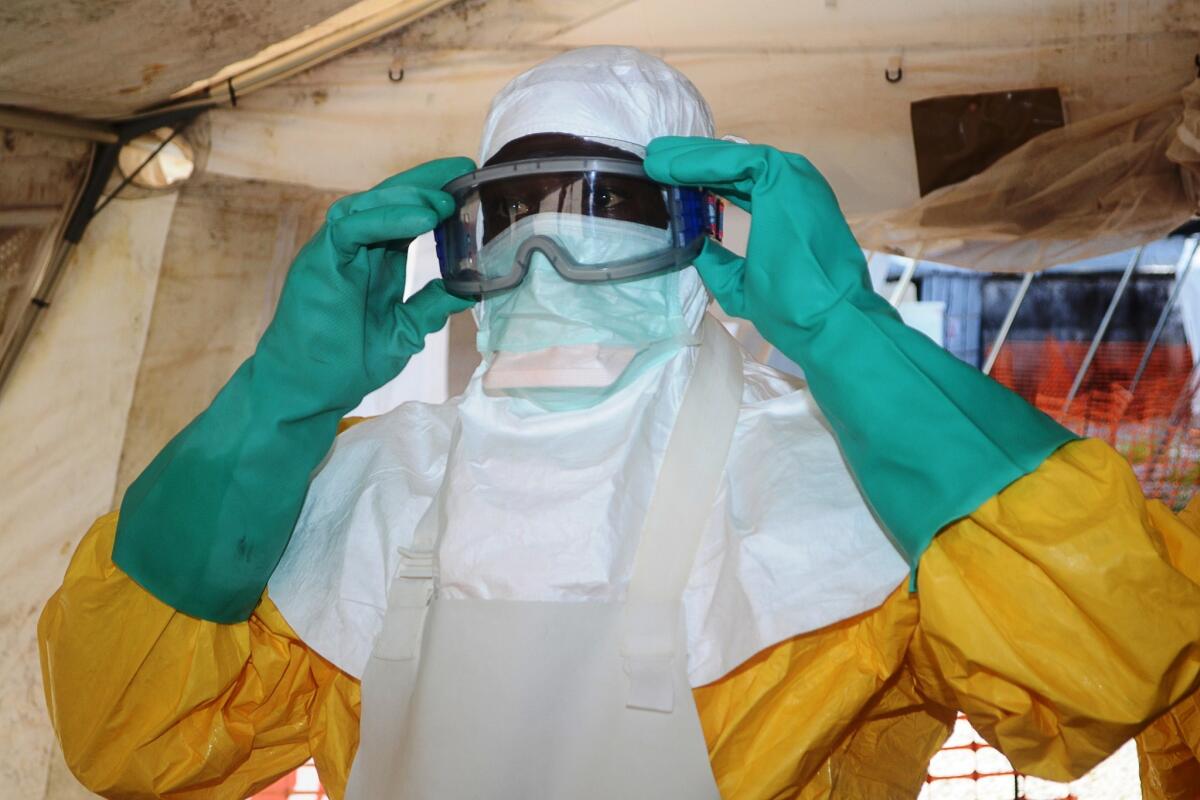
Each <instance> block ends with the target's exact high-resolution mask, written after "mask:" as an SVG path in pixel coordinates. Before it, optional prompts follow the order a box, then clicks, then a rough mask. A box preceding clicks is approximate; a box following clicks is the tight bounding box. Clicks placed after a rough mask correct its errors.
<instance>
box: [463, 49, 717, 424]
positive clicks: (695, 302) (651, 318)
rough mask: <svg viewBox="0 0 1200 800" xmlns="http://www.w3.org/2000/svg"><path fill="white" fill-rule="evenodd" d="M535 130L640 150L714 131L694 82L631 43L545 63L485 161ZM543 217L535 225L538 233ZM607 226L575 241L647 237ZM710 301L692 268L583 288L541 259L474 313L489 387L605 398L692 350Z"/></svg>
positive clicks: (500, 117)
mask: <svg viewBox="0 0 1200 800" xmlns="http://www.w3.org/2000/svg"><path fill="white" fill-rule="evenodd" d="M537 133H565V134H572V135H575V136H584V137H596V138H602V139H609V140H617V141H621V142H629V143H632V144H635V145H639V146H642V147H644V146H645V145H647V144H649V142H650V141H651V140H652V139H655V138H657V137H659V136H672V135H674V136H711V135H712V134H713V120H712V112H711V111H710V110H709V108H708V104H707V103H706V102H705V101H704V98H703V97H701V96H700V93H699V92H698V91H697V90H696V87H695V86H693V85H692V83H691V81H689V80H688V79H687V78H686V77H684V76H683V75H682V74H681V73H680V72H678V71H677V70H675V69H674V68H672V67H670V66H668V65H667V64H666V63H664V62H663V61H661V60H660V59H658V58H655V57H653V56H651V55H648V54H646V53H643V52H641V51H640V50H636V49H634V48H630V47H586V48H582V49H579V50H572V51H570V52H567V53H563V54H562V55H559V56H556V57H554V58H551V59H549V60H548V61H544V62H542V63H541V64H538V65H537V66H535V67H533V68H532V69H530V70H528V71H527V72H524V73H522V74H521V75H518V76H517V77H516V78H514V79H513V80H512V81H511V82H510V83H509V84H508V85H507V86H505V87H504V88H503V89H502V90H501V91H500V93H499V94H497V95H496V97H495V99H494V100H493V101H492V105H491V108H490V110H489V111H488V115H487V119H486V121H485V123H484V129H483V139H482V142H481V144H480V163H483V162H486V161H487V159H489V158H491V157H492V156H493V155H495V154H496V153H497V152H498V151H499V150H500V148H502V147H504V146H505V145H506V144H508V143H509V142H511V141H513V140H515V139H519V138H521V137H523V136H529V135H532V134H537ZM538 216H541V215H534V216H533V217H530V218H529V224H530V225H534V226H536V225H537V224H538V221H537V217H538ZM559 224H560V225H561V223H559ZM610 227H611V230H610V231H606V232H602V233H600V234H597V232H596V231H595V229H594V227H593V229H592V230H591V231H590V233H589V238H588V240H587V241H579V242H575V243H573V246H574V247H575V248H577V249H579V250H581V251H587V252H592V251H594V252H596V253H603V254H604V255H605V256H607V257H619V256H620V254H621V252H622V248H624V247H627V246H629V245H630V244H632V243H634V242H635V241H637V240H638V239H639V238H641V237H645V236H646V235H648V230H647V229H646V227H645V226H642V225H638V224H636V223H631V222H617V221H614V222H612V223H611V225H610ZM501 257H502V254H501ZM538 258H541V256H538ZM707 304H708V295H707V292H706V290H705V288H704V285H703V283H702V282H701V280H700V276H699V275H698V274H697V273H696V271H695V270H694V269H692V268H690V267H688V268H685V269H683V270H679V271H676V272H670V273H665V274H660V275H655V276H651V277H648V278H643V279H640V280H636V281H629V282H626V283H621V284H609V285H601V286H591V285H589V286H583V285H579V284H575V283H571V282H569V281H566V280H564V279H563V278H562V277H561V276H559V275H558V274H557V273H556V272H555V271H554V270H553V268H551V267H550V266H549V265H548V264H539V263H537V262H536V261H535V263H534V264H533V266H532V268H531V270H530V274H529V275H528V276H527V278H526V279H525V281H524V282H523V283H522V284H521V285H520V286H518V287H517V288H516V289H514V290H512V291H510V292H507V293H504V294H500V295H496V296H494V297H489V298H487V299H485V300H484V301H483V302H481V303H479V304H478V305H477V306H476V308H475V321H476V323H477V324H478V326H479V337H478V349H479V351H480V353H481V355H482V356H483V359H484V374H483V376H482V383H483V387H484V388H485V389H487V390H489V391H491V390H501V391H509V392H511V391H521V390H530V391H533V392H535V393H537V392H538V391H539V390H544V389H550V390H553V391H559V390H566V391H567V393H568V395H569V396H571V397H572V400H573V401H574V404H575V405H578V404H583V405H587V404H589V403H590V402H595V401H598V400H599V399H601V398H602V397H603V396H605V395H606V394H607V393H610V392H612V391H615V390H617V389H619V388H620V387H622V386H624V385H626V384H628V383H629V382H630V381H632V380H633V379H634V378H636V377H637V375H639V374H641V373H642V372H643V371H645V370H648V369H652V368H656V367H660V366H661V365H662V364H663V363H665V362H666V361H667V360H668V359H669V358H670V356H671V354H672V353H674V352H677V351H678V350H679V349H680V348H681V347H684V346H686V345H690V344H695V343H696V342H697V341H698V338H697V333H698V331H699V327H700V321H701V319H702V317H703V315H704V309H705V307H706V306H707ZM572 390H578V391H574V393H573V395H572V394H571V393H572Z"/></svg>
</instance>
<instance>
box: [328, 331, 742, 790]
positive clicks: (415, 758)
mask: <svg viewBox="0 0 1200 800" xmlns="http://www.w3.org/2000/svg"><path fill="white" fill-rule="evenodd" d="M741 392H742V358H741V356H740V354H739V353H738V351H737V345H736V344H735V343H734V342H733V340H732V339H731V338H730V337H729V335H728V334H727V333H726V332H725V331H724V329H723V328H722V327H721V326H720V324H719V323H718V322H716V321H715V320H713V319H711V318H706V319H705V322H704V342H703V344H702V346H701V347H700V352H699V355H698V357H697V362H696V366H695V368H694V370H693V373H692V376H691V378H690V379H689V381H688V387H687V390H686V392H685V394H684V397H683V400H682V402H681V404H680V408H679V413H678V415H677V417H676V422H675V426H674V428H673V430H672V432H671V436H670V439H669V441H668V444H667V449H666V452H665V454H664V457H663V462H662V467H661V469H660V473H659V479H658V483H657V485H656V487H655V492H654V496H653V500H652V501H651V504H650V507H649V509H648V511H647V515H646V522H645V526H644V528H643V532H642V539H641V542H640V543H639V546H638V551H637V555H636V557H635V560H634V568H633V576H632V579H631V581H630V584H629V588H628V592H627V596H626V599H625V601H624V602H617V603H605V602H576V603H554V602H523V601H508V600H478V599H450V598H441V597H437V596H436V593H435V571H436V569H435V564H434V553H435V552H436V542H437V536H438V533H439V530H440V528H441V524H440V520H441V519H442V515H443V513H444V512H443V510H442V509H441V508H440V501H435V503H434V504H433V507H432V508H431V510H430V512H429V513H428V514H426V516H425V518H424V519H423V520H422V521H421V523H420V525H419V526H418V530H417V532H416V536H415V541H414V547H413V548H412V549H411V550H408V551H405V552H403V553H402V555H403V556H404V566H403V567H402V568H401V570H400V571H399V573H398V575H397V577H396V578H395V580H394V581H393V583H392V587H391V590H390V592H389V596H388V612H387V615H386V617H385V618H384V623H383V630H382V632H381V633H380V636H379V639H378V640H377V642H376V645H375V649H374V651H373V652H372V654H371V659H370V661H369V662H368V664H367V668H366V670H365V672H364V674H363V681H362V720H361V736H360V744H359V748H358V754H357V756H356V758H355V761H354V766H353V769H352V770H351V774H350V781H349V785H348V787H347V797H348V798H349V800H393V799H395V800H556V799H557V798H570V800H612V798H624V799H625V800H639V799H640V798H646V800H649V799H650V798H655V800H671V799H673V798H679V799H680V800H704V798H718V797H719V796H720V795H719V793H718V791H717V787H716V783H715V781H714V779H713V775H712V770H711V768H710V765H709V761H708V753H707V749H706V747H705V743H704V737H703V733H702V731H701V729H700V721H699V718H698V716H697V713H696V706H695V703H694V701H693V699H692V693H691V688H690V685H689V683H688V679H687V652H686V641H687V638H686V635H685V631H684V627H683V615H682V594H683V589H684V587H685V585H686V583H687V579H688V574H689V572H690V570H691V566H692V563H693V561H694V559H695V554H696V547H697V544H698V542H699V539H700V535H701V533H702V532H703V526H704V524H705V521H706V520H707V518H708V515H709V512H710V510H711V508H712V504H713V500H714V498H715V497H716V493H717V490H718V487H719V484H720V478H721V474H722V472H723V470H724V466H725V462H726V455H727V452H728V449H729V443H730V440H731V439H732V435H733V428H734V425H735V424H736V422H737V415H738V408H739V406H740V401H741ZM451 452H453V449H452V450H451ZM418 664H419V666H420V669H418Z"/></svg>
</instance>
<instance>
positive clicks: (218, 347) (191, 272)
mask: <svg viewBox="0 0 1200 800" xmlns="http://www.w3.org/2000/svg"><path fill="white" fill-rule="evenodd" d="M333 198H334V196H333V195H330V194H329V193H327V192H322V191H320V190H316V189H312V188H310V187H304V186H290V185H285V184H273V183H262V182H254V181H241V180H233V179H230V178H222V177H220V176H213V175H205V176H203V177H201V178H199V179H197V180H195V181H192V182H189V183H188V184H186V185H185V186H184V187H183V188H182V189H181V190H180V192H179V202H178V204H177V205H176V207H175V213H174V215H173V216H172V218H171V223H170V229H169V232H168V234H167V238H166V246H165V249H164V252H163V259H162V270H161V274H160V276H159V281H158V286H157V291H156V293H155V296H154V305H153V312H152V316H151V319H150V325H149V329H148V331H147V336H146V346H145V350H144V353H143V356H142V359H141V364H140V367H139V369H138V372H137V382H136V387H135V388H134V392H133V401H132V405H131V407H130V410H129V422H128V425H127V427H126V432H125V439H124V446H123V448H122V452H121V462H120V470H119V473H118V479H117V482H116V485H115V493H114V494H113V495H112V496H111V497H110V504H111V506H112V507H115V506H116V505H117V504H118V503H119V502H120V499H121V496H122V495H123V494H124V492H125V488H126V487H127V486H128V485H129V483H130V482H131V481H132V480H133V479H134V478H136V477H137V475H138V473H140V472H141V471H142V469H144V468H145V466H146V465H147V464H148V463H149V462H150V460H151V459H152V458H153V457H154V455H155V454H156V453H157V452H158V451H159V450H160V449H162V447H163V446H164V445H165V444H166V443H167V441H168V440H169V439H170V438H171V437H172V436H174V435H175V434H176V433H177V432H178V431H179V430H181V429H182V428H183V427H184V426H185V425H186V424H187V423H188V422H190V421H191V420H192V418H193V417H195V416H196V415H197V414H198V413H200V412H201V411H202V410H204V408H205V407H207V406H208V404H209V402H210V401H211V400H212V398H213V396H214V395H215V394H216V393H217V390H218V389H220V388H221V386H222V385H224V383H225V382H226V381H227V380H229V376H230V375H232V374H233V372H234V370H235V369H237V367H238V365H239V364H241V362H242V361H244V360H245V359H246V358H247V357H248V356H249V355H250V354H251V353H252V352H253V351H254V346H255V344H256V343H257V342H258V337H259V336H260V335H261V333H262V331H263V329H264V328H266V325H267V323H268V322H269V321H270V319H271V315H272V313H273V311H274V307H275V301H276V299H277V298H278V296H279V292H280V290H281V288H282V286H283V279H284V276H285V275H286V273H287V269H288V266H289V265H290V264H291V260H292V258H293V256H295V254H296V251H298V250H299V249H300V246H301V245H302V244H303V243H304V242H305V240H306V239H307V238H308V237H309V236H310V235H311V234H312V232H313V231H315V230H316V229H317V227H319V226H320V224H321V222H322V221H323V220H324V215H325V209H326V207H327V206H328V205H329V203H330V202H331V201H332V200H333Z"/></svg>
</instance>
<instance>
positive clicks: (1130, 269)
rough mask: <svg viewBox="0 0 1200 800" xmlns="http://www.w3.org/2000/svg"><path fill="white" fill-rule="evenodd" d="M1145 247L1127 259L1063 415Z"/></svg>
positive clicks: (1068, 397)
mask: <svg viewBox="0 0 1200 800" xmlns="http://www.w3.org/2000/svg"><path fill="white" fill-rule="evenodd" d="M1145 249H1146V245H1141V246H1140V247H1138V249H1137V250H1135V251H1134V253H1133V257H1132V258H1130V259H1129V264H1128V265H1127V266H1126V267H1125V272H1124V274H1122V275H1121V282H1120V283H1118V284H1117V290H1116V291H1115V292H1113V296H1112V300H1111V301H1109V304H1108V310H1107V311H1105V312H1104V319H1102V320H1100V327H1099V328H1097V329H1096V335H1095V336H1093V337H1092V344H1091V346H1090V347H1088V351H1087V355H1085V356H1084V357H1083V363H1082V364H1080V365H1079V372H1077V373H1075V382H1074V383H1072V384H1071V391H1070V392H1069V393H1068V394H1067V402H1065V403H1063V408H1062V413H1063V414H1064V415H1065V414H1066V413H1067V411H1069V410H1070V408H1071V403H1072V402H1074V400H1075V395H1077V394H1079V387H1081V386H1082V385H1083V379H1084V378H1085V377H1087V372H1088V369H1089V368H1090V367H1091V366H1092V359H1094V358H1095V357H1096V351H1097V350H1099V349H1100V343H1101V342H1102V341H1104V334H1106V333H1108V326H1109V324H1110V323H1111V322H1112V318H1113V314H1115V313H1116V311H1117V304H1118V303H1120V302H1121V298H1122V297H1124V295H1125V289H1126V288H1127V287H1128V286H1129V279H1130V278H1132V277H1133V272H1134V270H1136V269H1137V265H1138V263H1139V262H1140V261H1141V260H1142V251H1143V250H1145Z"/></svg>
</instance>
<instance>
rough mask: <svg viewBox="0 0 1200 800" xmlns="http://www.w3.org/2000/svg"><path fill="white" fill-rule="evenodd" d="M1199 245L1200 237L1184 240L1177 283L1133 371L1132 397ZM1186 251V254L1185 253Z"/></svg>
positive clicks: (1177, 265)
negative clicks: (1135, 370)
mask: <svg viewBox="0 0 1200 800" xmlns="http://www.w3.org/2000/svg"><path fill="white" fill-rule="evenodd" d="M1197 245H1200V237H1197V236H1189V237H1188V240H1187V241H1186V242H1184V245H1183V250H1182V251H1181V252H1180V253H1179V261H1178V262H1177V263H1176V264H1175V285H1174V286H1172V287H1171V294H1170V296H1168V297H1167V303H1166V305H1164V306H1163V310H1162V313H1161V314H1159V315H1158V322H1156V323H1155V324H1154V332H1153V333H1151V334H1150V341H1149V342H1147V343H1146V350H1145V352H1144V353H1142V360H1141V361H1140V362H1139V363H1138V368H1137V372H1135V373H1133V382H1132V383H1130V384H1129V395H1130V397H1132V396H1133V393H1134V392H1136V391H1137V387H1138V384H1139V383H1141V381H1142V375H1143V374H1144V373H1145V372H1146V367H1147V366H1149V365H1150V355H1151V354H1152V353H1153V352H1154V346H1155V345H1157V344H1158V339H1159V337H1160V336H1162V332H1163V329H1164V328H1166V327H1167V317H1169V316H1171V311H1173V310H1174V308H1175V303H1176V302H1178V301H1179V295H1180V293H1181V292H1182V290H1183V284H1184V283H1185V282H1187V279H1188V274H1189V273H1190V272H1191V271H1192V264H1194V263H1195V261H1196V246H1197ZM1189 246H1190V249H1189ZM1185 253H1186V255H1184V254H1185Z"/></svg>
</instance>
